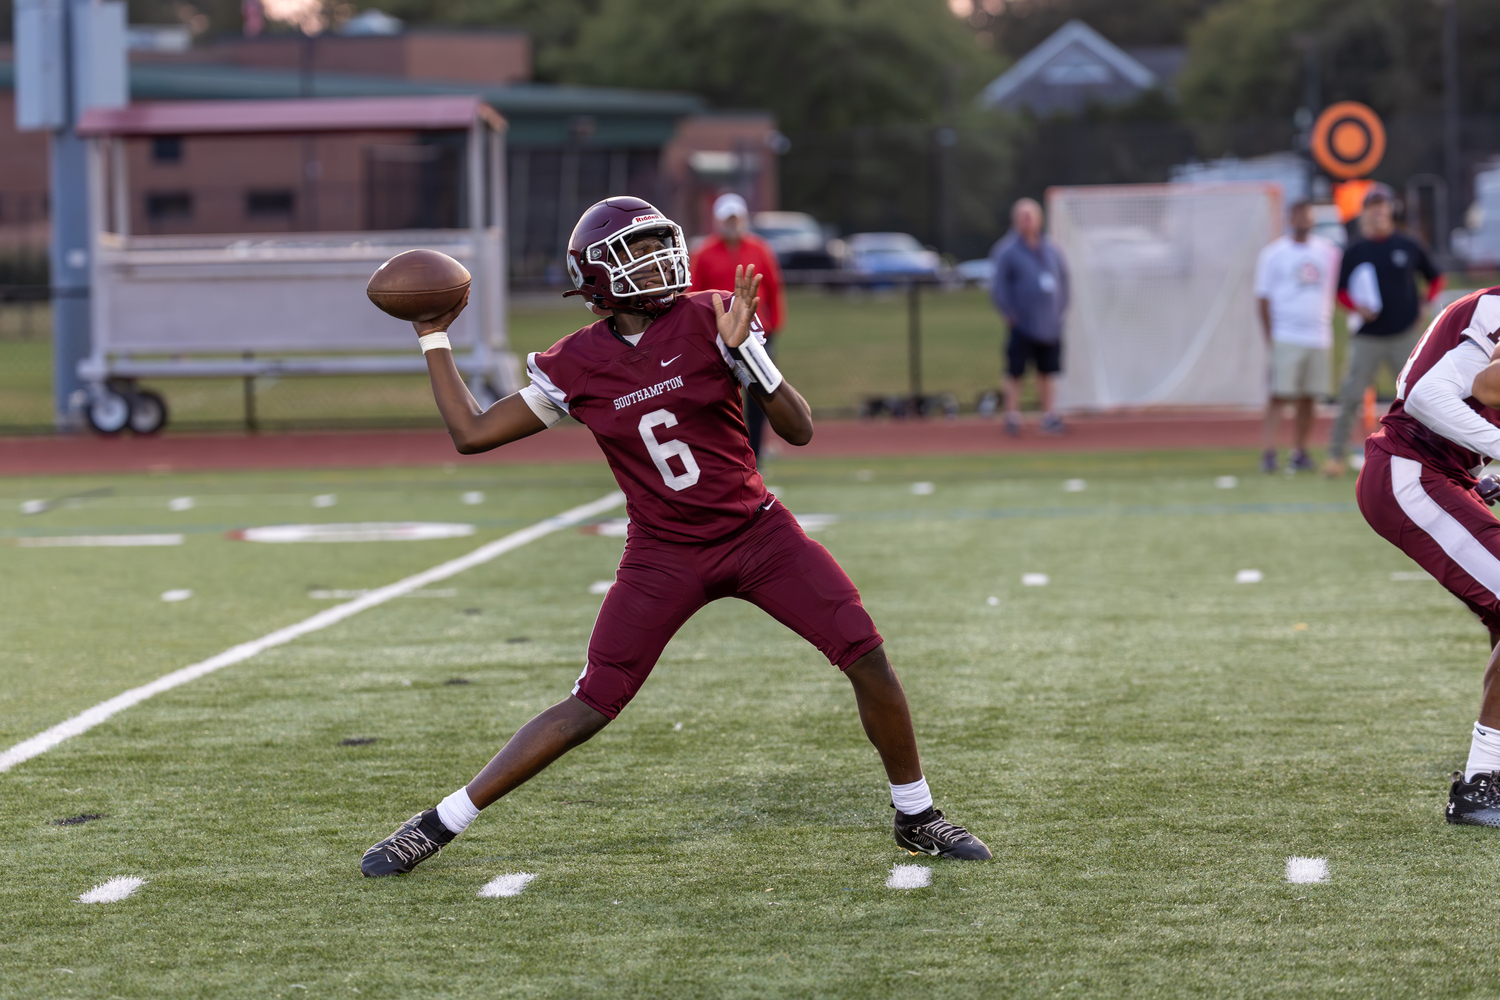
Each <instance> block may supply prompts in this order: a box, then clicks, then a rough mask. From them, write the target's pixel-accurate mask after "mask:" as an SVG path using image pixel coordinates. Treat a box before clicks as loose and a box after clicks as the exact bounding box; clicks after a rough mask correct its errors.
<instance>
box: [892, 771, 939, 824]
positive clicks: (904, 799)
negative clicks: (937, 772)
mask: <svg viewBox="0 0 1500 1000" xmlns="http://www.w3.org/2000/svg"><path fill="white" fill-rule="evenodd" d="M891 803H892V804H893V805H894V806H895V807H896V809H897V810H898V811H900V812H904V813H906V815H908V816H915V815H916V814H917V813H920V812H926V811H927V810H929V809H931V808H932V792H930V791H929V790H928V789H927V779H926V778H918V779H917V780H916V781H913V782H912V783H911V784H909V785H892V786H891Z"/></svg>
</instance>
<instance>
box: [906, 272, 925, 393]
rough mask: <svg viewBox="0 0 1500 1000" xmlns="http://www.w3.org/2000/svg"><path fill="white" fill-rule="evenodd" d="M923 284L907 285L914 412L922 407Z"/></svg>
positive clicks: (907, 340) (908, 344)
mask: <svg viewBox="0 0 1500 1000" xmlns="http://www.w3.org/2000/svg"><path fill="white" fill-rule="evenodd" d="M921 293H922V286H921V285H919V284H918V283H917V282H916V281H911V282H908V283H907V286H906V321H907V326H906V359H907V365H908V368H909V370H910V373H911V405H912V412H913V413H916V414H918V415H920V413H921V408H922V300H921Z"/></svg>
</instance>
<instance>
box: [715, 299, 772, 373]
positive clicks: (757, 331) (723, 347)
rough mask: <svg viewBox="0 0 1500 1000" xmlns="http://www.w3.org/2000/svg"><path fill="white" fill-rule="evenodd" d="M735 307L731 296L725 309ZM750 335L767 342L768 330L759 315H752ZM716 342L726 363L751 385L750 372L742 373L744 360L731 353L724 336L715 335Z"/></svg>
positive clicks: (726, 310)
mask: <svg viewBox="0 0 1500 1000" xmlns="http://www.w3.org/2000/svg"><path fill="white" fill-rule="evenodd" d="M733 308H734V297H733V296H731V297H730V299H729V301H728V302H726V303H725V304H724V311H725V312H728V311H729V310H730V309H733ZM750 336H752V337H754V338H755V339H756V340H758V341H760V342H761V343H762V344H764V343H765V342H766V331H765V329H764V328H763V327H762V326H761V325H760V317H759V316H751V317H750ZM714 343H715V344H717V345H718V347H719V354H720V356H721V357H723V359H724V363H725V364H727V365H728V366H729V367H730V368H731V369H733V370H734V373H735V376H736V377H738V378H739V380H740V381H741V382H744V383H745V384H746V385H749V382H748V381H747V380H748V379H749V377H750V375H749V372H748V371H745V372H744V373H743V374H741V372H742V371H743V370H744V362H742V361H741V360H740V359H739V358H736V357H735V356H734V355H732V354H730V353H729V345H728V344H726V343H724V338H723V337H715V338H714ZM736 366H739V367H736Z"/></svg>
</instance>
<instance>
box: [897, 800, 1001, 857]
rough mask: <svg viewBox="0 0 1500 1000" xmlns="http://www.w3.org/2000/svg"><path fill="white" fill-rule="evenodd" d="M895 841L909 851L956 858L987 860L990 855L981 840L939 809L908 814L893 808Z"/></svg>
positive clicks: (991, 855) (929, 808)
mask: <svg viewBox="0 0 1500 1000" xmlns="http://www.w3.org/2000/svg"><path fill="white" fill-rule="evenodd" d="M896 843H897V844H899V845H900V846H901V847H903V848H905V849H906V850H907V851H909V852H910V853H912V854H928V855H931V856H932V857H935V858H953V859H955V860H958V861H988V860H990V858H992V857H994V855H993V854H991V853H990V849H989V848H988V847H986V846H984V841H982V840H980V839H979V838H978V837H976V836H974V835H973V834H972V833H970V832H969V831H968V830H965V829H964V828H963V827H961V826H957V825H955V824H953V823H950V822H948V821H947V820H946V819H944V818H943V811H942V810H941V809H933V808H931V807H928V809H927V811H926V812H921V813H917V814H916V815H915V816H908V815H907V814H906V813H904V812H902V811H901V810H899V809H898V810H896Z"/></svg>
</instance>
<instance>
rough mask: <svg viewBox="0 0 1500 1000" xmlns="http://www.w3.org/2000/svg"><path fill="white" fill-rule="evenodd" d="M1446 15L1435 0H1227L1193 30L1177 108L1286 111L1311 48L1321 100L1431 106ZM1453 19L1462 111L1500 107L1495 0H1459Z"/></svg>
mask: <svg viewBox="0 0 1500 1000" xmlns="http://www.w3.org/2000/svg"><path fill="white" fill-rule="evenodd" d="M1442 16H1443V14H1442V10H1441V8H1440V7H1439V6H1438V5H1437V4H1435V3H1433V2H1432V0H1229V2H1226V3H1224V4H1222V5H1221V6H1219V7H1217V8H1216V9H1214V10H1213V11H1212V12H1210V13H1209V14H1208V15H1207V16H1206V17H1205V18H1204V19H1203V21H1202V22H1201V23H1199V24H1198V25H1197V26H1196V27H1194V29H1193V30H1192V31H1191V32H1190V33H1189V40H1190V44H1189V57H1188V64H1187V66H1186V67H1185V68H1184V70H1183V73H1182V76H1181V77H1180V78H1179V79H1178V90H1179V91H1180V92H1181V94H1182V106H1183V112H1184V114H1185V115H1186V116H1187V117H1189V118H1192V119H1194V120H1198V121H1216V122H1227V121H1238V120H1244V119H1256V118H1287V117H1290V116H1291V114H1292V112H1293V111H1295V110H1296V108H1298V107H1299V106H1301V104H1302V95H1303V70H1304V51H1305V50H1310V51H1311V54H1312V55H1313V57H1314V58H1315V60H1316V65H1317V69H1318V79H1319V82H1320V89H1321V92H1322V99H1323V102H1324V103H1325V104H1327V103H1331V102H1333V101H1337V100H1357V101H1363V102H1364V103H1366V104H1369V105H1370V106H1371V107H1372V108H1374V109H1375V110H1376V111H1377V112H1379V113H1380V114H1382V115H1413V114H1430V113H1432V112H1433V111H1434V110H1436V109H1437V108H1438V107H1439V106H1440V104H1441V100H1442ZM1458 18H1459V24H1460V33H1459V66H1460V70H1461V78H1460V95H1461V104H1462V106H1463V110H1464V111H1465V112H1466V113H1471V114H1472V113H1476V112H1483V113H1493V112H1496V111H1500V48H1497V43H1500V4H1497V3H1495V2H1494V0H1458Z"/></svg>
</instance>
